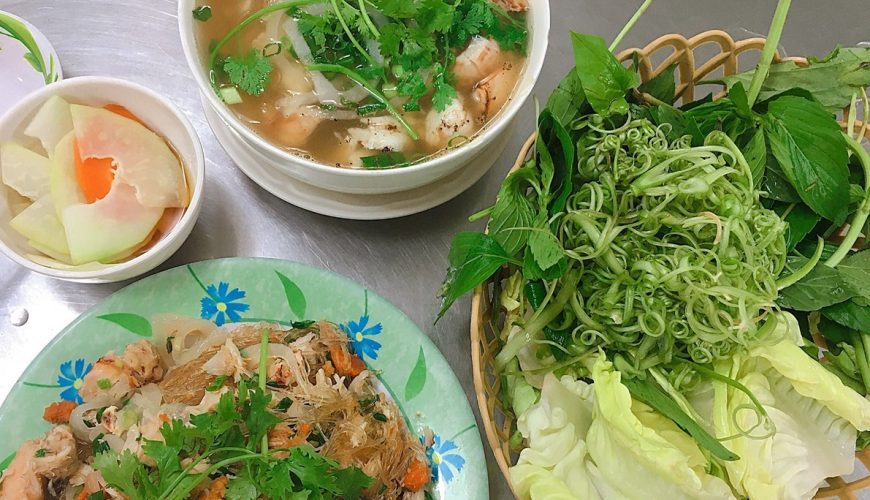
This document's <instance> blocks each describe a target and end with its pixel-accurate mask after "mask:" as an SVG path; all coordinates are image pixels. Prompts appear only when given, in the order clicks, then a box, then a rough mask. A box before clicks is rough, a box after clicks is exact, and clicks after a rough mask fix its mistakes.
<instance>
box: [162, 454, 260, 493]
mask: <svg viewBox="0 0 870 500" xmlns="http://www.w3.org/2000/svg"><path fill="white" fill-rule="evenodd" d="M262 458H264V456H263V455H262V454H260V453H252V454H250V455H241V456H235V457H230V458H227V459H224V460H221V461H220V462H217V463H216V464H214V465H212V466H211V467H209V468H208V469H207V470H205V471H203V472H201V473H199V474H197V475H196V476H194V477H195V478H197V480H196V481H192V482H190V483H188V484H186V485H184V487H183V488H181V489H180V490H178V491H173V490H174V488H173V490H167V491H165V492H163V494H162V495H160V497H158V500H166V499H168V498H187V494H188V493H190V492H191V491H192V490H193V489H194V488H196V487H197V486H199V483H201V482H202V481H203V479H205V478H206V477H208V476H209V475H210V474H213V473H214V472H215V471H217V470H219V469H221V468H222V467H226V466H229V465H233V464H235V463H238V462H242V461H245V460H254V459H262Z"/></svg>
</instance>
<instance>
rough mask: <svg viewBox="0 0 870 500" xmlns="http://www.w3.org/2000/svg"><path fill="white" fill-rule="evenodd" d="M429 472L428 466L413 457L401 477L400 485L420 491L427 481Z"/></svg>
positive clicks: (409, 489) (410, 489)
mask: <svg viewBox="0 0 870 500" xmlns="http://www.w3.org/2000/svg"><path fill="white" fill-rule="evenodd" d="M430 474H431V472H430V471H429V467H428V466H427V465H426V464H425V463H423V462H422V461H420V460H418V459H416V458H415V459H414V461H413V462H411V465H410V466H409V467H408V470H407V471H406V472H405V477H404V478H402V486H404V487H405V489H406V490H408V491H420V490H422V489H423V487H424V486H426V485H427V484H428V483H429V477H430Z"/></svg>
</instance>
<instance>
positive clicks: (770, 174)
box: [761, 139, 803, 203]
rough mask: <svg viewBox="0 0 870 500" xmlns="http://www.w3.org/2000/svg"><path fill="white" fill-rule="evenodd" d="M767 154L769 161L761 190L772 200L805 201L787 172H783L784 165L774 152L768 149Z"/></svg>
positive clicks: (765, 168)
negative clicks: (781, 165) (779, 161)
mask: <svg viewBox="0 0 870 500" xmlns="http://www.w3.org/2000/svg"><path fill="white" fill-rule="evenodd" d="M765 142H766V139H765ZM766 156H767V162H766V164H765V167H764V177H762V179H761V190H762V191H764V192H765V193H766V194H765V196H766V197H767V198H770V199H772V200H778V201H785V202H788V203H803V202H802V201H801V197H800V196H798V194H797V191H795V190H794V187H793V186H792V185H791V183H789V181H788V179H787V178H786V177H785V174H784V173H782V167H780V166H779V163H777V161H776V158H774V157H773V154H771V153H770V151H769V150H768V151H767V155H766Z"/></svg>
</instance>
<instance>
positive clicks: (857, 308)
mask: <svg viewBox="0 0 870 500" xmlns="http://www.w3.org/2000/svg"><path fill="white" fill-rule="evenodd" d="M822 314H823V315H824V316H825V317H826V318H828V319H830V320H831V321H836V322H837V323H839V324H841V325H843V326H845V327H848V328H851V329H853V330H857V331H859V332H870V307H866V306H862V305H859V304H856V303H855V301H854V300H847V301H846V302H841V303H839V304H835V305H833V306H831V307H826V308H824V309H822Z"/></svg>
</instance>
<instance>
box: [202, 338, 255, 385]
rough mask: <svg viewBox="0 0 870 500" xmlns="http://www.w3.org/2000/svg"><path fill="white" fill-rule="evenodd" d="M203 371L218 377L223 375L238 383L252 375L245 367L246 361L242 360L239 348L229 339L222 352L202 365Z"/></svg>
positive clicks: (221, 349)
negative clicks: (244, 377) (243, 377)
mask: <svg viewBox="0 0 870 500" xmlns="http://www.w3.org/2000/svg"><path fill="white" fill-rule="evenodd" d="M202 369H203V370H204V371H205V372H206V373H208V374H209V375H214V376H216V377H219V376H221V375H223V376H225V377H232V378H233V380H235V381H236V382H238V381H239V380H241V379H242V376H243V375H245V376H249V375H250V374H251V372H250V371H249V370H248V369H247V367H245V360H244V359H242V353H241V352H239V348H238V347H236V344H234V343H233V341H232V339H229V338H228V339H227V341H226V342H225V343H224V345H222V346H221V348H220V350H219V351H218V352H216V353H215V355H214V356H212V357H211V359H209V360H208V361H206V362H205V364H204V365H202Z"/></svg>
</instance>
